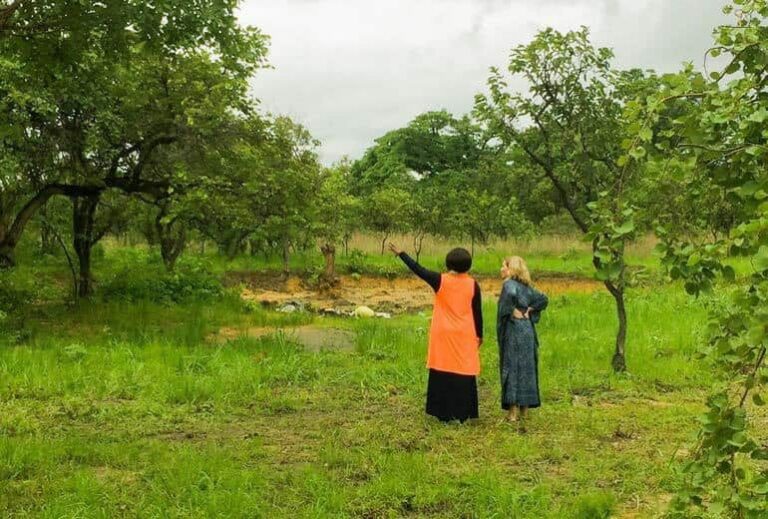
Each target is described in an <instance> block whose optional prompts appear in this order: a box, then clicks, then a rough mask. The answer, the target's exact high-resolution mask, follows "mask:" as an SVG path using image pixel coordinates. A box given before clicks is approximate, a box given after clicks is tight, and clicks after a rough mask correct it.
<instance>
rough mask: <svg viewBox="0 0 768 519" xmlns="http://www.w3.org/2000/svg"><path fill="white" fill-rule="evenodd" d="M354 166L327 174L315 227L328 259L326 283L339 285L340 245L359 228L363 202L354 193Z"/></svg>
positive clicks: (335, 168)
mask: <svg viewBox="0 0 768 519" xmlns="http://www.w3.org/2000/svg"><path fill="white" fill-rule="evenodd" d="M350 169H351V164H350V162H349V161H348V160H346V159H344V160H341V161H340V162H338V163H336V164H334V165H333V166H332V167H330V168H328V169H326V170H325V171H324V172H323V176H322V179H321V184H320V189H319V191H318V195H317V199H316V202H315V203H316V206H315V215H314V217H313V219H312V220H313V225H314V227H315V234H316V235H317V238H318V239H319V240H320V252H322V254H323V258H324V259H325V269H324V271H323V276H322V278H323V281H324V282H325V283H326V284H329V285H333V284H335V283H336V281H337V280H336V244H337V243H338V242H339V240H342V239H344V237H345V236H348V235H350V234H351V233H352V232H353V231H354V230H355V229H356V228H357V226H358V220H359V218H360V201H359V200H358V199H357V198H355V197H354V196H352V194H351V193H350Z"/></svg>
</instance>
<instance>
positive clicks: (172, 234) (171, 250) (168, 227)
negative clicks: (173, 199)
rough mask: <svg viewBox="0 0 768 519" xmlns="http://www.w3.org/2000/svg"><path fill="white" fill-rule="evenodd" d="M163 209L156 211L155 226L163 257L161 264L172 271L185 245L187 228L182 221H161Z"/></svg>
mask: <svg viewBox="0 0 768 519" xmlns="http://www.w3.org/2000/svg"><path fill="white" fill-rule="evenodd" d="M164 213H165V211H164V210H161V211H160V213H158V215H157V218H155V227H156V228H157V235H158V237H159V241H160V255H161V256H162V257H163V264H164V265H165V268H166V270H168V272H173V269H174V268H175V267H176V260H178V259H179V256H181V253H182V252H184V248H185V247H186V245H187V230H186V229H185V227H184V224H183V223H180V222H179V221H178V220H175V219H174V220H171V221H170V222H163V217H164Z"/></svg>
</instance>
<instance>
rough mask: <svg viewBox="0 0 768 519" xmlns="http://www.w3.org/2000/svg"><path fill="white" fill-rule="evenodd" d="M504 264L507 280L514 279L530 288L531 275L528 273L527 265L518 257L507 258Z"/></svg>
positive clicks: (531, 283)
mask: <svg viewBox="0 0 768 519" xmlns="http://www.w3.org/2000/svg"><path fill="white" fill-rule="evenodd" d="M504 264H505V265H506V266H507V269H508V270H509V279H514V280H517V281H519V282H520V283H522V284H523V285H527V286H532V285H533V282H532V281H531V273H530V272H528V265H526V264H525V260H524V259H523V258H521V257H520V256H509V257H508V258H506V259H504Z"/></svg>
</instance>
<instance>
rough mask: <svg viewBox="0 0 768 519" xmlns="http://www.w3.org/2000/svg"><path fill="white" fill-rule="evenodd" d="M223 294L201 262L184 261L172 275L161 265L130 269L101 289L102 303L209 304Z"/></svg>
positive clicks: (218, 283)
mask: <svg viewBox="0 0 768 519" xmlns="http://www.w3.org/2000/svg"><path fill="white" fill-rule="evenodd" d="M223 293H224V286H223V285H222V284H221V281H220V280H219V279H218V278H217V277H216V276H215V275H214V274H212V273H211V272H210V270H209V269H208V268H207V267H206V266H205V265H204V264H203V263H202V262H200V261H185V262H184V263H182V264H180V265H179V267H178V268H177V269H176V270H175V271H174V272H167V271H166V270H165V269H164V268H163V267H162V266H160V265H145V266H138V265H132V266H129V267H126V268H124V269H123V270H120V271H118V272H117V273H116V274H115V276H114V277H113V278H112V279H111V280H109V281H108V282H107V283H105V284H104V285H103V286H102V288H101V297H102V298H103V299H105V300H119V301H127V302H136V301H153V302H156V303H164V304H170V303H188V302H193V301H194V302H200V301H210V300H212V299H217V298H219V297H221V296H222V295H223Z"/></svg>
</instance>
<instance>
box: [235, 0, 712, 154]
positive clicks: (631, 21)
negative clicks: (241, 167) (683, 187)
mask: <svg viewBox="0 0 768 519" xmlns="http://www.w3.org/2000/svg"><path fill="white" fill-rule="evenodd" d="M723 4H724V0H244V2H243V6H242V9H241V13H240V17H241V20H242V22H243V23H244V24H248V25H255V26H257V27H259V28H260V29H261V30H262V31H264V32H265V33H267V34H268V35H270V37H271V40H272V41H271V49H270V57H269V61H270V63H271V65H272V66H273V67H274V69H273V70H263V71H260V72H259V73H258V75H257V76H256V77H255V78H254V80H253V93H254V95H255V96H256V97H257V98H259V99H260V100H261V102H262V106H263V107H264V109H265V110H267V111H269V112H272V113H280V114H285V115H288V116H290V117H292V118H293V119H295V120H296V121H298V122H300V123H302V124H304V125H305V126H306V127H307V128H308V129H309V130H310V131H311V132H312V133H313V135H315V137H317V138H318V139H320V140H321V141H322V147H321V158H322V159H323V162H324V163H326V164H330V163H331V162H333V161H335V160H337V159H339V158H340V157H342V156H344V155H349V156H350V157H351V158H353V159H354V158H358V157H359V156H361V155H362V153H363V151H364V150H365V149H366V148H367V147H368V146H370V145H371V144H372V143H373V139H375V138H376V137H378V136H380V135H382V134H383V133H385V132H387V131H389V130H392V129H395V128H398V127H401V126H404V125H405V124H407V123H408V121H410V120H411V119H412V118H413V117H414V116H416V115H418V114H420V113H422V112H425V111H428V110H439V109H443V108H445V109H447V110H449V111H451V112H453V113H455V114H464V113H466V112H468V111H470V110H471V108H472V103H473V99H474V95H475V94H476V93H478V92H480V91H483V89H484V85H485V80H486V78H487V76H488V68H489V67H490V66H492V65H497V66H504V64H505V63H506V61H507V56H508V54H509V50H510V49H511V48H512V47H513V46H515V45H518V44H521V43H525V42H527V41H529V40H530V39H531V38H532V36H533V35H534V34H535V33H536V32H537V31H538V30H540V29H542V28H544V27H547V26H551V27H554V28H556V29H559V30H561V31H565V30H569V29H576V28H578V27H579V26H581V25H587V26H589V27H590V28H591V30H592V39H593V42H594V43H596V44H598V45H601V46H608V47H612V48H614V50H615V52H616V61H615V63H616V64H617V65H618V66H620V67H623V68H629V67H641V68H654V69H656V70H658V71H674V70H677V69H678V68H679V67H680V65H681V63H683V62H684V61H692V62H693V63H694V65H696V66H697V67H701V66H702V64H703V56H704V52H705V51H706V49H707V48H709V47H710V43H711V41H712V36H711V35H712V28H713V27H714V26H715V25H717V24H718V23H720V22H722V21H723V20H725V17H724V15H723V14H722V12H721V8H722V5H723Z"/></svg>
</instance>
